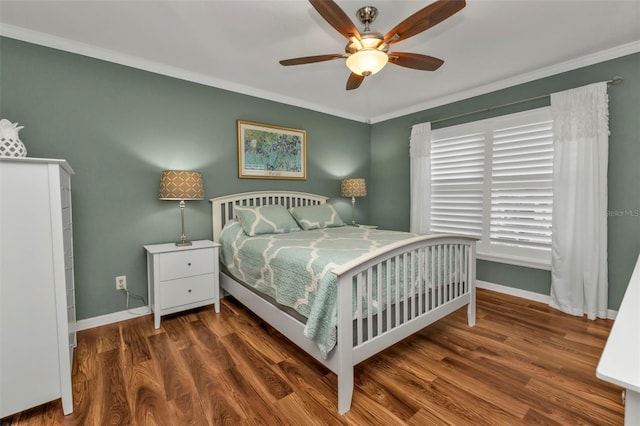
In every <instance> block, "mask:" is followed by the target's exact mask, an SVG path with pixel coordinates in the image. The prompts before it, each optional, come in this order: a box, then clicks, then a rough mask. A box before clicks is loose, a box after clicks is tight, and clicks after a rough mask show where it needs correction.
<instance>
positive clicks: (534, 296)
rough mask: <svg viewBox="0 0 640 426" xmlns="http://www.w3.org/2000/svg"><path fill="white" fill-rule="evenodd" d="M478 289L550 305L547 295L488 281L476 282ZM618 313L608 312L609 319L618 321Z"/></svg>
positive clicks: (611, 310)
mask: <svg viewBox="0 0 640 426" xmlns="http://www.w3.org/2000/svg"><path fill="white" fill-rule="evenodd" d="M476 287H477V288H484V289H486V290H491V291H495V292H498V293H503V294H508V295H510V296H515V297H520V298H522V299H527V300H533V301H534V302H540V303H544V304H546V305H548V304H549V301H550V300H551V296H547V295H545V294H540V293H535V292H533V291H527V290H520V289H519V288H513V287H509V286H506V285H502V284H494V283H490V282H487V281H480V280H476ZM617 315H618V311H615V310H613V309H609V310H607V319H612V320H614V319H616V316H617Z"/></svg>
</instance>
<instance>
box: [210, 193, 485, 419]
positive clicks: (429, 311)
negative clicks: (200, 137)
mask: <svg viewBox="0 0 640 426" xmlns="http://www.w3.org/2000/svg"><path fill="white" fill-rule="evenodd" d="M327 199H328V197H324V196H320V195H315V194H308V193H302V192H293V191H257V192H246V193H239V194H231V195H227V196H222V197H217V198H213V199H211V200H210V201H211V203H212V225H213V239H214V241H216V242H218V241H220V237H221V234H223V230H224V232H225V234H224V236H223V237H224V238H226V239H228V236H227V235H228V234H229V233H231V232H235V228H234V227H237V226H239V225H238V224H236V223H234V222H236V219H237V213H236V210H237V211H238V213H239V212H242V211H243V210H247V207H249V208H254V209H255V208H257V207H261V206H273V207H276V208H280V207H279V206H282V207H284V209H286V210H291V209H293V210H294V211H296V210H298V211H300V210H305V209H304V208H303V207H313V206H321V207H322V208H327V207H330V205H326V206H325V203H326V201H327ZM269 208H271V207H269ZM307 210H309V209H307ZM300 223H301V222H300ZM301 227H302V223H301ZM303 228H304V230H300V231H299V232H290V233H283V234H281V235H283V236H285V238H284V239H287V238H288V239H290V240H291V239H294V240H295V244H301V241H302V240H304V238H312V237H311V234H312V233H313V231H314V230H315V231H316V233H317V234H320V235H321V237H320V238H321V239H323V240H322V241H326V240H327V239H329V238H334V237H333V236H332V235H334V234H335V235H338V236H337V237H335V238H339V239H343V238H352V240H351V241H362V240H367V241H369V240H371V241H377V239H380V238H382V239H385V238H386V239H388V241H386V242H385V243H384V244H380V243H378V242H374V243H372V244H371V247H369V248H367V249H365V250H362V251H361V252H355V254H352V255H351V257H350V258H348V259H347V260H344V259H343V261H341V262H329V263H327V264H326V265H325V266H324V268H325V269H327V270H328V272H327V273H326V275H323V278H322V279H324V277H326V279H327V280H329V282H331V283H332V286H331V287H330V288H331V289H333V293H331V291H329V293H330V296H331V297H327V299H328V300H329V301H330V303H332V305H331V306H330V314H331V313H332V315H329V317H331V318H332V322H331V324H330V325H329V328H332V329H333V330H334V333H333V335H335V342H334V343H332V344H331V345H330V346H326V345H324V346H323V344H319V342H318V341H316V340H314V339H311V338H309V337H308V327H307V326H308V323H309V322H313V321H312V320H313V318H312V317H311V316H309V318H304V317H305V316H306V315H299V312H294V311H293V309H287V308H286V307H283V306H281V305H280V304H279V303H277V301H276V300H274V298H272V297H268V296H264V295H262V294H260V293H258V292H257V291H255V289H254V288H252V286H253V284H251V285H247V282H250V281H249V280H247V281H246V282H245V280H244V279H240V278H236V276H238V275H239V274H237V272H234V271H233V268H225V267H224V266H225V265H223V267H222V268H221V271H222V270H224V272H221V273H220V285H221V287H222V289H223V290H224V292H226V293H228V294H230V295H231V296H233V297H234V298H236V299H237V300H238V301H239V302H240V303H242V304H243V305H244V306H246V307H247V308H248V309H250V310H251V311H252V312H254V313H255V314H256V315H258V316H259V317H260V318H262V319H263V320H264V321H266V322H267V323H269V324H270V325H271V326H272V327H274V328H275V329H277V330H278V331H279V332H280V333H282V334H283V335H285V336H286V337H287V338H288V339H290V340H291V341H292V342H293V343H295V344H296V345H297V346H299V347H300V348H301V349H303V350H304V351H305V352H307V353H308V354H309V355H310V356H312V357H313V358H315V359H316V360H318V361H319V362H320V363H322V364H323V365H324V366H326V367H327V368H328V369H329V370H331V371H332V372H333V373H335V374H336V375H337V378H338V412H339V413H340V414H344V413H346V412H347V411H349V409H350V407H351V399H352V396H353V389H354V378H353V367H354V366H355V365H357V364H358V363H360V362H362V361H364V360H365V359H367V358H369V357H371V356H373V355H375V354H376V353H378V352H380V351H382V350H384V349H385V348H387V347H389V346H391V345H393V344H394V343H396V342H398V341H400V340H402V339H404V338H406V337H408V336H410V335H411V334H413V333H415V332H417V331H419V330H421V329H423V328H424V327H426V326H427V325H429V324H431V323H433V322H435V321H437V320H439V319H440V318H443V317H444V316H446V315H448V314H450V313H452V312H454V311H456V310H458V309H460V308H462V307H464V306H465V305H466V306H467V320H468V324H469V326H473V325H475V302H476V300H475V297H476V296H475V272H476V269H475V265H476V249H475V239H474V238H470V237H464V236H458V235H448V234H437V235H413V234H408V233H394V232H393V231H378V230H374V229H370V228H363V229H361V230H360V229H356V228H354V227H351V226H345V227H344V228H343V229H338V227H336V228H332V227H327V228H326V229H325V228H323V227H320V228H319V230H318V228H314V227H311V228H310V229H309V230H306V227H303ZM246 231H247V233H249V234H250V230H248V229H247V230H246ZM285 232H286V231H285ZM238 234H244V233H243V232H239V233H238ZM346 234H348V235H346ZM399 234H402V235H399ZM250 235H253V234H250ZM308 235H309V237H308ZM390 236H391V237H390ZM242 238H244V240H242V243H241V244H242V245H243V246H244V245H245V243H247V244H248V242H256V243H260V241H262V244H267V245H268V246H269V247H271V246H272V245H273V244H274V243H273V242H272V241H275V240H276V238H271V236H269V237H268V238H266V237H264V236H262V238H261V235H256V236H251V237H247V235H243V236H242ZM354 238H355V239H354ZM389 238H390V239H389ZM252 239H254V240H255V241H251V240H252ZM267 240H268V242H266V243H265V241H267ZM342 241H347V240H342ZM227 244H228V243H227ZM311 244H313V245H314V246H315V245H318V244H317V243H316V242H313V243H311ZM341 244H344V243H341ZM265 247H266V246H265ZM299 247H302V246H299ZM224 250H225V248H224V247H223V249H222V252H223V251H224ZM266 250H267V249H265V257H267V254H266V253H267V252H266ZM271 250H274V249H273V248H272V247H271ZM274 251H276V250H274ZM277 251H280V249H278V250H277ZM282 251H284V249H283V250H282ZM296 251H300V252H302V251H304V250H302V249H299V250H296ZM316 254H317V253H315V252H314V253H313V255H314V256H315V255H316ZM236 255H237V253H234V254H233V256H236ZM222 256H224V255H223V254H221V259H222ZM227 256H231V255H227ZM269 256H270V254H269ZM227 260H228V259H227ZM228 263H229V262H228ZM245 263H246V262H245ZM230 265H231V266H233V261H231V262H230ZM327 265H328V266H327ZM306 268H307V269H308V268H309V267H308V265H307V266H306ZM284 269H287V268H284ZM232 272H234V273H232ZM263 275H264V274H263ZM243 277H244V276H243ZM277 280H280V281H282V280H283V278H277ZM330 334H331V333H330Z"/></svg>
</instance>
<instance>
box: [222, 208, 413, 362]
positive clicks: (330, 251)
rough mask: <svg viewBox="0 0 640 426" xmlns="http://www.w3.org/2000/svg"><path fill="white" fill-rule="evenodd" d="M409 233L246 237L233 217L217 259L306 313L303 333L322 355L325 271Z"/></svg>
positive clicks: (329, 296)
mask: <svg viewBox="0 0 640 426" xmlns="http://www.w3.org/2000/svg"><path fill="white" fill-rule="evenodd" d="M414 236H415V234H410V233H407V232H396V231H379V230H374V229H364V228H357V227H353V226H343V227H336V228H324V229H316V230H311V231H300V232H291V233H287V234H267V235H259V236H254V237H248V236H247V235H246V234H245V233H244V232H243V231H242V227H241V226H240V224H239V223H238V222H236V221H230V222H229V223H227V225H226V226H225V228H224V229H223V231H222V234H221V237H220V243H221V244H222V250H221V252H220V253H221V254H220V258H221V261H222V263H223V264H224V265H225V266H226V268H227V269H228V271H229V272H230V273H231V274H232V275H233V276H235V277H236V279H238V280H240V281H242V282H244V283H245V284H247V285H250V286H252V287H253V288H254V289H255V290H257V291H259V292H262V293H265V294H267V295H268V296H271V297H272V298H273V299H275V300H276V301H277V302H278V303H280V304H282V305H285V306H288V307H291V308H293V309H295V310H296V311H297V312H298V313H300V314H301V315H303V316H304V317H306V318H307V323H306V326H305V330H304V332H305V336H307V337H308V338H310V339H312V340H314V341H315V342H316V343H317V344H318V347H319V348H320V351H321V353H322V355H323V356H325V357H326V356H327V354H328V353H329V351H330V350H331V349H332V348H333V347H334V346H335V344H336V323H337V313H336V293H337V292H336V283H337V277H336V276H335V275H334V274H333V273H331V270H332V269H333V268H334V267H336V266H338V265H342V264H344V263H346V262H348V261H350V260H352V259H355V258H356V257H358V256H360V255H362V254H365V253H367V252H369V251H371V250H374V249H377V248H380V247H382V246H385V245H387V244H391V243H393V242H396V241H400V240H404V239H408V238H412V237H414Z"/></svg>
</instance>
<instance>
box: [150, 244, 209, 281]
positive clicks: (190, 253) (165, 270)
mask: <svg viewBox="0 0 640 426" xmlns="http://www.w3.org/2000/svg"><path fill="white" fill-rule="evenodd" d="M213 261H214V252H213V249H203V250H185V251H179V252H173V253H163V254H161V255H160V281H168V280H173V279H176V278H183V277H192V276H194V275H202V274H210V273H212V272H213V271H214V269H213Z"/></svg>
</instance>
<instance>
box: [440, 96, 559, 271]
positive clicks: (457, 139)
mask: <svg viewBox="0 0 640 426" xmlns="http://www.w3.org/2000/svg"><path fill="white" fill-rule="evenodd" d="M552 176H553V121H552V119H551V112H550V109H549V108H541V109H536V110H532V111H526V112H522V113H517V114H511V115H507V116H502V117H497V118H492V119H488V120H482V121H476V122H473V123H466V124H462V125H459V126H452V127H447V128H443V129H438V130H433V131H432V133H431V231H432V232H445V233H457V234H464V235H470V236H474V237H477V238H479V239H480V241H479V242H478V256H479V257H480V258H483V259H487V260H496V261H500V262H506V263H514V264H518V265H523V266H531V267H537V268H549V266H550V259H551V213H552V204H553V202H552V200H553V188H552Z"/></svg>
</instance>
